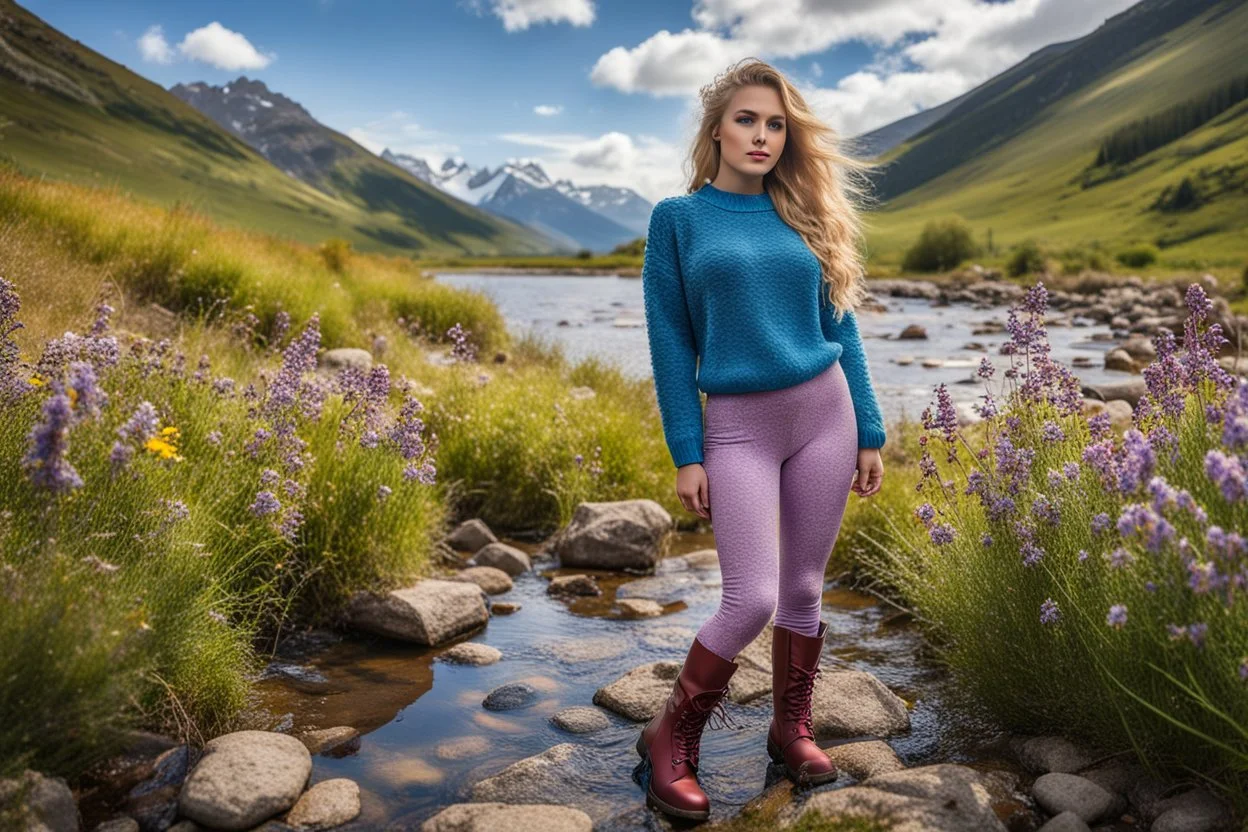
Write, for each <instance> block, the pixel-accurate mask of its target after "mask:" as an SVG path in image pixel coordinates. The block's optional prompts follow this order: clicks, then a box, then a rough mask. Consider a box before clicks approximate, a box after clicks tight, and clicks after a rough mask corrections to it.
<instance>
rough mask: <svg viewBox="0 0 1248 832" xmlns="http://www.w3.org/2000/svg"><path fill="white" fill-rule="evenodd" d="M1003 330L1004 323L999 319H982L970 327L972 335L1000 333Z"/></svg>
mask: <svg viewBox="0 0 1248 832" xmlns="http://www.w3.org/2000/svg"><path fill="white" fill-rule="evenodd" d="M1004 332H1005V324H1003V323H1001V322H1000V321H984V322H983V323H981V324H976V325H975V326H974V327H972V328H971V334H972V335H1001V334H1002V333H1004Z"/></svg>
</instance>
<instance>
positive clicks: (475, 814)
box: [420, 803, 594, 832]
mask: <svg viewBox="0 0 1248 832" xmlns="http://www.w3.org/2000/svg"><path fill="white" fill-rule="evenodd" d="M593 826H594V824H593V821H592V820H590V817H589V815H587V814H585V813H584V812H582V811H581V810H580V809H575V808H573V807H571V806H555V805H552V804H549V803H524V804H512V803H454V804H452V805H450V806H447V807H446V808H445V809H443V810H442V811H441V812H438V813H437V814H436V815H434V816H433V817H431V818H429V820H427V821H425V822H424V824H422V825H421V827H420V832H496V830H499V829H514V830H517V832H519V830H524V829H540V830H542V832H590V830H592V829H593Z"/></svg>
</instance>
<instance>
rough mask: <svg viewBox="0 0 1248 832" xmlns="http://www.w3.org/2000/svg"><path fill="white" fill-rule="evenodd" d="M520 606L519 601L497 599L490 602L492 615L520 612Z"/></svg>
mask: <svg viewBox="0 0 1248 832" xmlns="http://www.w3.org/2000/svg"><path fill="white" fill-rule="evenodd" d="M520 608H521V604H520V602H519V601H495V602H494V603H492V604H490V615H511V614H512V613H513V612H520Z"/></svg>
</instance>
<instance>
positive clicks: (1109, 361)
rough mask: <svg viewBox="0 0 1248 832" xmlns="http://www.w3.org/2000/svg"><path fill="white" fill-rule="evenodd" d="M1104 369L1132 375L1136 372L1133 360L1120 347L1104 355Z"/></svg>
mask: <svg viewBox="0 0 1248 832" xmlns="http://www.w3.org/2000/svg"><path fill="white" fill-rule="evenodd" d="M1105 369H1106V370H1121V371H1123V372H1126V373H1134V372H1135V371H1136V364H1135V359H1134V358H1132V357H1131V353H1129V352H1127V351H1126V350H1124V349H1123V348H1122V347H1117V348H1115V349H1112V350H1110V351H1109V352H1107V353H1105Z"/></svg>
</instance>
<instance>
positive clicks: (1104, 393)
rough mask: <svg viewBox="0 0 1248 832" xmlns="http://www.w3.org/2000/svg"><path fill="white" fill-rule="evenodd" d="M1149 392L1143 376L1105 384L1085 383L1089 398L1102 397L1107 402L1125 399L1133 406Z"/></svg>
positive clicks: (1086, 393)
mask: <svg viewBox="0 0 1248 832" xmlns="http://www.w3.org/2000/svg"><path fill="white" fill-rule="evenodd" d="M1147 392H1148V386H1147V385H1146V384H1145V383H1144V378H1143V377H1142V376H1141V377H1139V378H1132V379H1125V380H1123V381H1115V382H1107V383H1105V384H1085V385H1083V394H1084V395H1085V396H1087V397H1088V398H1092V399H1100V400H1101V401H1105V402H1109V401H1113V400H1114V399H1123V400H1125V401H1126V402H1128V403H1129V404H1130V405H1131V406H1132V407H1135V406H1136V405H1138V404H1139V403H1140V399H1141V398H1142V397H1143V396H1144V394H1145V393H1147Z"/></svg>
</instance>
